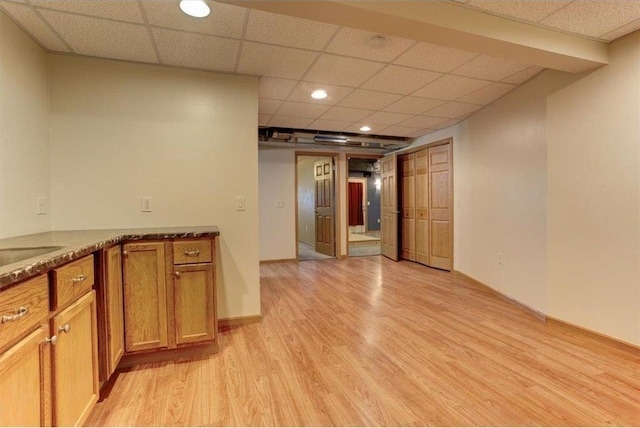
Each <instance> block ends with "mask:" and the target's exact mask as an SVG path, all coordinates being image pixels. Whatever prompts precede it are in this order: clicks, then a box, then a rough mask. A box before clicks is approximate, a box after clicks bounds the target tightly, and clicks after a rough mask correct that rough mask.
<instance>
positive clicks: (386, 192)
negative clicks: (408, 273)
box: [380, 153, 398, 260]
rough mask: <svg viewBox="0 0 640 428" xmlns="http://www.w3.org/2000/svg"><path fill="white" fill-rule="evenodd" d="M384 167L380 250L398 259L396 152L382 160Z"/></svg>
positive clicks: (382, 166) (381, 194) (393, 258)
mask: <svg viewBox="0 0 640 428" xmlns="http://www.w3.org/2000/svg"><path fill="white" fill-rule="evenodd" d="M380 167H381V169H382V174H381V175H382V192H381V193H380V204H381V205H382V209H381V210H380V211H381V216H382V221H381V223H380V237H381V242H380V244H381V245H380V251H381V252H382V255H383V256H385V257H388V258H390V259H391V260H398V192H397V190H398V183H397V182H396V179H397V169H398V157H397V155H396V154H395V153H392V154H390V155H387V156H385V157H383V158H382V159H381V160H380Z"/></svg>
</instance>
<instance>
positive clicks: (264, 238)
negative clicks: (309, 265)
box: [258, 147, 296, 260]
mask: <svg viewBox="0 0 640 428" xmlns="http://www.w3.org/2000/svg"><path fill="white" fill-rule="evenodd" d="M258 163H259V170H260V260H286V259H295V258H296V233H295V203H296V201H295V191H296V187H295V181H294V177H295V173H296V172H295V153H294V152H293V151H292V150H282V149H277V148H273V147H263V148H261V149H260V150H259V155H258ZM278 202H282V205H283V206H282V207H281V208H279V207H278Z"/></svg>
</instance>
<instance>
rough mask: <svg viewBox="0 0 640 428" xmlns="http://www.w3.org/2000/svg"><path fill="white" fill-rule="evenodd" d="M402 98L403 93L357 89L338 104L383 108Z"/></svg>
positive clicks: (342, 105)
mask: <svg viewBox="0 0 640 428" xmlns="http://www.w3.org/2000/svg"><path fill="white" fill-rule="evenodd" d="M400 98H402V96H401V95H395V94H386V93H384V92H375V91H367V90H364V89H356V90H355V91H353V92H352V93H350V94H349V95H347V96H346V97H345V99H343V100H342V101H340V102H339V103H338V105H339V106H341V107H353V108H362V109H372V110H382V109H383V108H384V107H386V106H388V105H389V104H392V103H394V102H396V101H398V100H399V99H400Z"/></svg>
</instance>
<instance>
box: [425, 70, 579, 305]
mask: <svg viewBox="0 0 640 428" xmlns="http://www.w3.org/2000/svg"><path fill="white" fill-rule="evenodd" d="M574 78H575V77H574V76H572V75H568V74H566V73H560V72H553V71H545V72H543V73H541V74H540V75H538V76H536V77H535V78H534V79H532V80H531V81H529V82H528V83H526V84H525V85H523V86H521V87H519V88H517V89H515V90H514V91H512V92H510V93H509V94H507V95H506V96H504V97H502V98H501V99H499V100H497V101H496V102H494V103H492V104H490V105H489V106H487V107H485V108H484V109H482V110H481V111H479V112H478V113H476V114H474V115H473V116H471V117H470V118H468V119H467V120H465V121H463V122H462V123H461V124H459V125H458V126H455V127H452V128H449V129H446V130H442V131H440V132H439V133H437V134H435V135H430V136H428V137H425V138H423V139H420V140H418V141H417V142H416V143H414V146H417V145H423V144H427V143H429V142H433V141H437V140H441V139H444V138H448V137H453V140H454V146H453V160H454V166H453V180H454V269H456V270H458V271H460V272H463V273H465V274H467V275H469V276H471V277H472V278H474V279H476V280H478V281H480V282H482V283H484V284H487V285H489V286H490V287H492V288H494V289H496V290H498V291H500V292H501V293H503V294H506V295H507V296H509V297H511V298H513V299H515V300H517V301H519V302H520V303H522V304H524V305H526V306H529V307H530V308H532V309H534V310H537V311H539V312H543V313H544V312H545V311H546V309H547V276H546V263H547V257H546V251H547V242H546V241H547V240H546V230H547V229H546V228H547V223H546V204H547V191H546V187H547V185H546V180H547V177H546V170H547V160H546V156H547V142H546V125H545V122H546V98H547V94H549V93H551V92H552V91H554V90H555V89H557V88H558V87H560V86H563V85H565V84H566V82H567V81H568V80H572V79H574ZM498 253H501V254H502V264H499V263H498Z"/></svg>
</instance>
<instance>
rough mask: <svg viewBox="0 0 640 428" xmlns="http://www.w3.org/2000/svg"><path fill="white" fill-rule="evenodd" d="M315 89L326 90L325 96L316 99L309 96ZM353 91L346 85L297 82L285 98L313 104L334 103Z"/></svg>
mask: <svg viewBox="0 0 640 428" xmlns="http://www.w3.org/2000/svg"><path fill="white" fill-rule="evenodd" d="M316 89H324V90H325V91H327V98H325V99H323V100H316V99H313V98H311V93H312V92H313V91H315V90H316ZM351 91H353V88H348V87H346V86H335V85H327V84H324V83H323V84H319V83H312V82H298V84H297V85H296V87H295V89H294V90H293V91H292V92H291V94H290V95H289V97H288V98H287V100H289V101H299V102H310V103H314V104H328V105H335V104H337V103H338V102H340V101H341V100H342V99H343V98H344V97H346V96H347V95H349V93H350V92H351Z"/></svg>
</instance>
